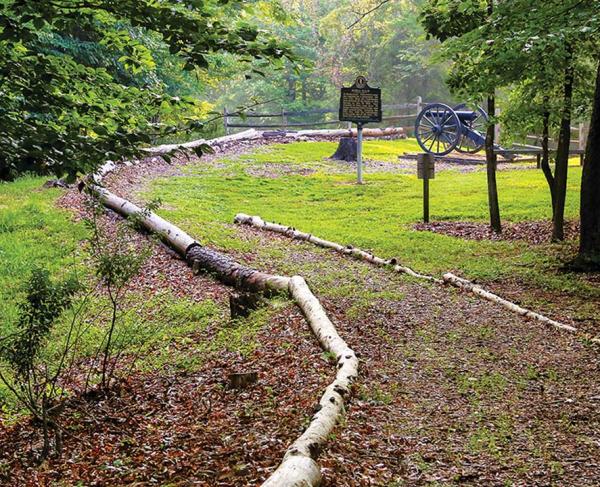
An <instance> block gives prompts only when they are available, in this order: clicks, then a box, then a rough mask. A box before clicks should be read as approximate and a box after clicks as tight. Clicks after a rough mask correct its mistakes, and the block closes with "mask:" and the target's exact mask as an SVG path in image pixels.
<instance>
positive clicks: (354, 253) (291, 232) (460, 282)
mask: <svg viewBox="0 0 600 487" xmlns="http://www.w3.org/2000/svg"><path fill="white" fill-rule="evenodd" d="M234 222H235V223H238V224H245V225H250V226H253V227H255V228H259V229H261V230H268V231H271V232H275V233H279V234H282V235H285V236H287V237H291V238H294V239H298V240H304V241H306V242H310V243H313V244H315V245H318V246H319V247H325V248H329V249H333V250H335V251H337V252H339V253H341V254H345V255H350V256H351V257H354V258H355V259H358V260H362V261H365V262H369V263H371V264H374V265H377V266H379V267H389V268H392V269H393V270H394V271H396V272H403V273H405V274H408V275H410V276H413V277H416V278H419V279H424V280H427V281H431V282H435V283H437V284H444V283H448V284H451V285H452V286H455V287H458V288H460V289H463V290H465V291H468V292H472V293H473V294H476V295H477V296H480V297H482V298H484V299H487V300H488V301H491V302H493V303H497V304H499V305H501V306H504V307H505V308H507V309H509V310H510V311H512V312H514V313H517V314H520V315H521V316H526V317H527V318H531V319H534V320H536V321H539V322H541V323H544V324H546V325H550V326H554V327H556V328H560V329H562V330H567V331H570V332H577V331H578V330H577V328H575V327H573V326H570V325H566V324H564V323H560V322H558V321H555V320H552V319H550V318H547V317H546V316H544V315H541V314H539V313H535V312H534V311H531V310H529V309H526V308H522V307H521V306H519V305H517V304H515V303H512V302H510V301H508V300H506V299H504V298H501V297H500V296H497V295H495V294H493V293H491V292H489V291H486V290H485V289H483V288H482V287H480V286H477V285H475V284H473V283H472V282H471V281H467V280H466V279H462V278H460V277H457V276H455V275H454V274H452V273H450V272H449V273H447V274H444V276H443V279H437V278H435V277H433V276H428V275H424V274H419V273H417V272H415V271H413V270H412V269H411V268H410V267H405V266H401V265H399V264H397V263H396V261H395V259H391V260H385V259H382V258H380V257H376V256H374V255H373V254H370V253H368V252H365V251H364V250H360V249H357V248H354V247H351V246H346V247H344V246H343V245H340V244H338V243H335V242H330V241H328V240H323V239H321V238H318V237H315V236H314V235H311V234H310V233H304V232H300V231H298V230H296V229H295V228H292V227H285V226H283V225H279V224H277V223H271V222H265V221H264V220H263V219H262V218H260V217H259V216H249V215H246V214H244V213H238V214H237V215H236V216H235V218H234ZM595 340H596V339H594V341H595Z"/></svg>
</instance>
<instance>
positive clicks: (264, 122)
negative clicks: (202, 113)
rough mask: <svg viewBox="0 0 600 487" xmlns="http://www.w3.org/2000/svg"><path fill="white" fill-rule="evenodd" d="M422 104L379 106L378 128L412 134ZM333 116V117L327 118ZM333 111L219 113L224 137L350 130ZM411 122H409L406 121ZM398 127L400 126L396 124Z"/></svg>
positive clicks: (418, 100)
mask: <svg viewBox="0 0 600 487" xmlns="http://www.w3.org/2000/svg"><path fill="white" fill-rule="evenodd" d="M424 105H425V103H424V102H423V100H422V99H421V97H420V96H419V97H417V99H416V101H415V102H414V103H400V104H393V105H382V107H381V108H382V112H383V117H382V122H381V124H382V125H385V124H386V123H389V122H394V123H396V124H397V123H398V122H400V123H401V124H403V125H405V128H406V129H410V130H411V131H412V129H413V125H414V119H415V118H416V117H417V115H418V114H419V112H420V111H421V108H422V107H423V106H424ZM331 114H334V116H333V117H331V116H330V115H331ZM337 114H338V109H337V108H320V109H315V110H304V111H298V112H294V111H287V110H281V111H279V112H272V113H257V112H245V113H240V112H230V111H228V109H227V108H225V109H224V110H223V121H224V126H225V134H226V135H229V134H230V133H231V131H232V129H249V128H255V129H279V130H295V129H303V128H318V127H324V126H328V125H336V126H338V127H351V126H352V123H351V122H340V121H339V120H338V119H337V118H338V116H337ZM409 120H412V122H413V123H410V124H408V123H407V122H408V121H409ZM375 125H377V124H375ZM400 126H402V125H400Z"/></svg>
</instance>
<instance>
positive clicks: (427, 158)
mask: <svg viewBox="0 0 600 487" xmlns="http://www.w3.org/2000/svg"><path fill="white" fill-rule="evenodd" d="M417 177H418V178H419V179H422V180H423V221H424V222H425V223H429V180H430V179H434V178H435V159H434V158H433V154H429V153H425V154H419V155H418V156H417Z"/></svg>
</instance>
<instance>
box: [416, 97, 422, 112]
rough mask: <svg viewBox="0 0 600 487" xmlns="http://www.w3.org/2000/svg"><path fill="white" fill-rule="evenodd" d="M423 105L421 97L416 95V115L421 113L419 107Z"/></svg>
mask: <svg viewBox="0 0 600 487" xmlns="http://www.w3.org/2000/svg"><path fill="white" fill-rule="evenodd" d="M422 106H423V98H421V97H420V96H417V115H418V114H419V113H421V107H422Z"/></svg>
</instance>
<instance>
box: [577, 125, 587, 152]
mask: <svg viewBox="0 0 600 487" xmlns="http://www.w3.org/2000/svg"><path fill="white" fill-rule="evenodd" d="M586 142H587V131H586V126H585V123H583V122H579V137H578V145H579V148H580V149H581V150H585V145H586Z"/></svg>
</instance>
